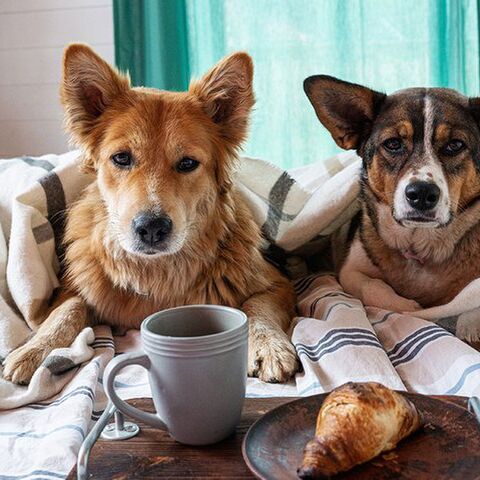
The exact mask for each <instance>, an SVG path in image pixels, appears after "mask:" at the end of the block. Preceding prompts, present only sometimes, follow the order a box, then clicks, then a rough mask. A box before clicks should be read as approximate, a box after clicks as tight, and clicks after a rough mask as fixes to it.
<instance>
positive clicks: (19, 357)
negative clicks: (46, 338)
mask: <svg viewBox="0 0 480 480" xmlns="http://www.w3.org/2000/svg"><path fill="white" fill-rule="evenodd" d="M44 356H45V353H44V351H43V350H42V349H40V348H35V347H29V346H28V345H24V346H23V347H20V348H17V349H16V350H14V351H13V352H11V353H10V354H9V355H8V356H7V358H6V359H5V361H4V362H3V378H5V379H6V380H10V381H11V382H13V383H17V384H19V385H28V383H30V380H31V378H32V376H33V374H34V373H35V371H36V370H37V368H38V367H39V366H40V364H41V363H42V361H43V358H44Z"/></svg>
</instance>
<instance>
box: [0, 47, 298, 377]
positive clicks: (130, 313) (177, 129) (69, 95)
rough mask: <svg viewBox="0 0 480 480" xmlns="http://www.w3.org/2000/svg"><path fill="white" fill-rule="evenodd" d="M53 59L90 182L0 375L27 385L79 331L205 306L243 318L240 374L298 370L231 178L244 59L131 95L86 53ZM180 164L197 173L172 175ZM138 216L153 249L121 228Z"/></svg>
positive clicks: (284, 315) (281, 293) (248, 99)
mask: <svg viewBox="0 0 480 480" xmlns="http://www.w3.org/2000/svg"><path fill="white" fill-rule="evenodd" d="M63 65H64V69H63V81H62V87H61V98H62V103H63V105H64V108H65V116H66V125H67V129H68V131H69V132H70V133H71V135H72V138H73V140H74V141H75V143H76V144H77V145H79V146H80V147H81V148H82V150H83V152H84V153H83V167H84V168H85V169H86V170H88V171H92V172H95V174H96V181H94V182H93V183H92V184H91V185H90V186H89V187H88V188H87V189H86V190H85V192H84V194H83V195H82V197H81V198H80V200H79V201H78V202H76V203H75V204H74V205H73V206H72V207H71V209H70V210H69V212H68V221H67V226H66V233H65V243H66V256H65V266H66V273H65V276H64V277H63V279H62V293H61V296H60V298H59V299H58V300H57V301H56V303H55V305H54V306H53V308H52V311H51V313H50V314H49V315H48V316H47V318H46V319H45V321H44V322H43V323H41V324H40V325H39V328H38V331H37V332H36V335H35V336H34V337H33V338H32V339H31V340H30V341H29V342H28V343H27V344H26V345H24V346H22V347H20V348H19V349H17V350H15V351H13V352H12V353H11V354H10V355H9V356H8V357H7V359H6V361H5V369H4V376H5V377H6V378H8V379H11V380H12V381H13V382H16V383H28V381H29V380H30V378H31V376H32V374H33V372H34V371H35V369H36V368H37V367H38V365H39V364H40V363H41V361H42V360H43V358H45V356H46V355H47V354H48V353H49V352H50V351H51V350H52V349H53V348H57V347H65V346H68V345H70V344H71V342H72V341H73V339H74V338H75V336H76V335H77V334H78V333H79V332H80V331H81V329H82V328H84V327H85V326H86V325H92V324H94V323H107V324H109V325H112V326H113V327H120V328H122V329H127V328H139V326H140V323H141V321H142V320H143V319H144V318H145V317H146V316H147V315H149V314H151V313H153V312H156V311H158V310H162V309H164V308H168V307H174V306H178V305H184V304H199V303H212V304H221V305H229V306H232V307H238V308H242V309H243V310H244V311H245V312H246V313H247V315H248V317H249V325H250V336H249V366H248V372H249V375H254V376H258V377H259V378H261V379H262V380H265V381H270V382H280V381H284V380H286V379H287V378H289V377H290V376H291V375H292V374H293V373H294V372H295V370H296V368H297V359H296V355H295V350H294V348H293V346H292V344H291V343H290V341H289V339H288V337H287V335H286V333H285V332H286V330H287V329H288V327H289V325H290V320H291V317H292V315H293V313H294V304H295V296H294V292H293V289H292V287H291V285H290V283H289V282H288V280H287V279H286V278H284V277H283V276H282V275H281V274H280V273H279V272H278V271H277V270H276V269H275V268H274V267H273V266H272V265H270V264H269V263H268V262H266V261H265V259H264V258H263V257H262V254H261V251H260V243H261V235H260V230H259V227H258V226H257V224H256V223H255V222H254V220H253V218H252V215H251V213H250V211H249V209H248V207H247V205H246V204H245V202H244V200H243V199H242V197H241V196H240V195H239V194H238V193H237V191H236V189H235V185H234V182H233V173H234V171H235V164H236V159H237V157H236V154H237V149H238V148H239V146H240V145H241V143H242V141H243V140H244V139H245V136H246V133H247V126H248V118H249V113H250V110H251V108H252V106H253V103H254V97H253V91H252V77H253V66H252V61H251V59H250V57H249V56H248V55H247V54H245V53H236V54H233V55H231V56H229V57H227V58H226V59H224V60H223V61H221V62H220V63H219V64H218V65H217V66H215V67H214V68H213V69H212V70H211V71H210V72H208V73H207V74H206V75H205V76H204V77H203V78H202V79H201V80H199V81H196V82H193V83H192V84H191V86H190V89H189V91H188V92H183V93H174V92H166V91H160V90H154V89H146V88H131V87H130V82H129V79H128V78H127V77H126V76H124V75H121V74H119V73H118V72H117V71H115V70H114V69H113V68H111V67H110V66H109V65H108V64H107V63H106V62H104V61H103V60H102V59H101V58H99V57H98V56H97V55H96V54H95V53H94V52H93V51H92V50H91V49H90V48H89V47H87V46H84V45H71V46H70V47H68V48H67V49H66V51H65V56H64V64H63ZM118 152H123V154H124V153H125V152H127V153H128V155H129V158H131V159H132V164H131V165H129V166H128V168H119V166H118V165H117V164H115V163H114V161H113V160H112V159H113V157H114V156H115V155H116V154H117V153H118ZM185 158H193V159H195V161H196V162H198V166H197V168H195V169H194V170H193V171H190V172H187V173H185V172H179V171H178V162H179V161H180V160H182V159H185ZM145 211H147V212H151V211H153V212H155V213H156V214H160V213H161V214H162V215H168V216H169V218H170V219H171V222H172V225H173V228H172V231H171V234H170V235H169V236H168V240H166V241H165V242H163V243H162V245H161V247H158V249H156V250H155V251H146V250H145V249H142V248H140V247H139V246H138V238H137V237H136V236H135V232H134V231H133V229H132V222H133V221H134V220H135V218H136V215H138V214H139V213H141V212H145ZM159 212H160V213H159Z"/></svg>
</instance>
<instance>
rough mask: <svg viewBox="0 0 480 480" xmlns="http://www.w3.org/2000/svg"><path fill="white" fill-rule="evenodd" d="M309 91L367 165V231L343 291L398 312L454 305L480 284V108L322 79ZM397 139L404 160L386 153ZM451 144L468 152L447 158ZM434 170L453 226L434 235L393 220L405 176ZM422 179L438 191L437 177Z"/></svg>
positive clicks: (442, 94)
mask: <svg viewBox="0 0 480 480" xmlns="http://www.w3.org/2000/svg"><path fill="white" fill-rule="evenodd" d="M305 87H306V92H307V95H308V96H309V98H310V100H311V101H312V103H313V105H314V107H315V111H316V113H317V116H318V117H319V119H320V121H321V122H322V123H323V124H324V125H325V126H326V127H327V128H328V129H329V130H330V132H331V133H332V136H333V138H334V139H335V140H336V141H337V143H338V144H339V145H340V146H342V147H344V148H355V149H356V150H357V152H358V153H359V155H360V156H361V157H362V159H363V168H362V175H361V177H362V186H361V189H362V222H361V227H360V230H359V232H358V233H357V236H356V238H355V240H354V243H353V245H352V248H351V251H350V254H349V256H348V258H347V260H346V263H345V265H344V266H343V267H342V269H341V271H340V281H341V283H342V285H343V287H344V288H345V290H346V291H348V292H349V293H351V294H353V295H355V296H357V297H358V298H361V299H362V300H363V302H364V303H365V304H367V305H373V306H377V307H381V308H387V309H391V310H395V311H412V310H417V309H419V308H420V307H429V306H432V305H441V304H444V303H447V302H449V301H450V300H452V298H454V297H455V296H456V295H457V294H458V293H459V292H460V291H461V290H462V289H463V288H464V287H465V286H466V285H467V284H468V283H470V282H471V281H472V280H474V279H476V278H479V277H480V223H479V220H480V202H479V200H480V130H479V126H478V122H479V115H478V113H479V112H478V105H479V100H478V99H468V98H466V97H463V96H462V95H460V94H458V93H457V92H454V91H453V90H448V89H408V90H403V91H400V92H397V93H395V94H393V95H390V96H386V95H384V94H382V93H379V92H375V91H373V90H370V89H368V88H365V87H362V86H359V85H355V84H350V83H347V82H342V81H339V80H337V79H333V78H331V77H325V76H316V77H310V78H309V79H307V80H306V82H305ZM430 135H431V137H430ZM346 136H347V137H348V138H350V139H353V140H352V141H351V142H349V143H348V144H344V141H343V140H342V139H344V138H345V137H346ZM392 138H394V139H399V140H400V141H401V144H402V145H403V148H402V149H401V150H400V151H399V152H395V153H392V152H391V151H389V150H388V149H387V148H385V147H384V144H385V142H386V141H387V140H388V139H392ZM455 140H460V141H462V142H464V144H465V145H466V148H464V149H463V150H461V151H460V152H459V153H458V154H455V155H449V154H447V153H446V150H445V148H446V145H448V144H449V142H451V141H455ZM429 165H435V166H436V167H433V168H437V169H438V172H440V173H439V175H443V177H444V178H445V183H446V185H447V187H448V199H443V200H444V201H445V205H447V202H448V204H449V214H448V220H446V221H443V222H440V223H439V225H438V226H437V227H436V228H435V227H423V228H417V227H411V226H406V225H405V224H404V223H402V221H403V219H402V218H398V216H397V212H396V201H397V200H396V194H397V186H398V185H399V184H400V183H399V182H400V181H402V179H404V178H406V175H407V174H408V175H411V181H412V182H414V181H417V180H418V178H417V176H419V175H420V174H421V170H422V168H423V169H424V171H426V170H428V168H430V167H429ZM425 180H426V181H427V182H434V175H433V174H432V172H430V171H428V172H427V173H425ZM399 191H402V189H399ZM445 191H447V188H446V190H445Z"/></svg>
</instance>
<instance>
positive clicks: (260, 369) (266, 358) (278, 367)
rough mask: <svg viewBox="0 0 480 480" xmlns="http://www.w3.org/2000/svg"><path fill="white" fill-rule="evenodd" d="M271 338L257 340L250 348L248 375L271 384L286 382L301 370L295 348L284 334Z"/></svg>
mask: <svg viewBox="0 0 480 480" xmlns="http://www.w3.org/2000/svg"><path fill="white" fill-rule="evenodd" d="M282 334H283V336H284V338H282V337H281V336H280V335H278V336H276V335H274V336H272V337H269V338H266V337H265V338H263V340H262V339H256V340H255V341H254V342H252V345H251V348H250V352H251V354H250V356H251V358H250V361H249V369H248V375H249V376H251V377H258V378H259V379H260V380H262V381H264V382H269V383H280V382H286V381H287V380H288V379H289V378H290V377H292V376H293V375H294V374H295V372H297V371H298V369H299V362H298V358H297V355H296V352H295V348H294V347H293V345H292V344H291V343H290V342H289V340H288V338H287V336H286V335H285V334H284V333H283V332H282Z"/></svg>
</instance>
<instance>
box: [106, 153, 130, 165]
mask: <svg viewBox="0 0 480 480" xmlns="http://www.w3.org/2000/svg"><path fill="white" fill-rule="evenodd" d="M111 158H112V162H113V163H114V164H115V165H116V166H117V167H120V168H128V167H131V166H132V164H133V160H132V154H131V153H130V152H118V153H115V154H114V155H112V157H111Z"/></svg>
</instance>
